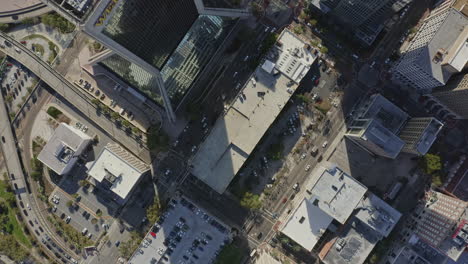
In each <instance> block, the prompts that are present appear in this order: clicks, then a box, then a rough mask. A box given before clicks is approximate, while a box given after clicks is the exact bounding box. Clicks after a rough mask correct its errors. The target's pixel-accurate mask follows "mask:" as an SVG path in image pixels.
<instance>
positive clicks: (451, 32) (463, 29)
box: [393, 0, 468, 94]
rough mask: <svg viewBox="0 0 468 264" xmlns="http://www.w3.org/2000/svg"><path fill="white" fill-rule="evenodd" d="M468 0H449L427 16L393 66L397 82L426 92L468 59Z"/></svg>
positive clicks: (446, 79) (453, 72)
mask: <svg viewBox="0 0 468 264" xmlns="http://www.w3.org/2000/svg"><path fill="white" fill-rule="evenodd" d="M467 41H468V0H446V1H444V2H442V3H441V4H440V5H439V6H438V7H437V8H436V9H434V10H433V11H432V12H431V14H430V15H429V16H428V17H427V18H426V19H425V21H424V23H423V25H422V26H421V28H420V29H419V31H418V32H417V34H416V36H415V37H414V38H413V40H412V41H411V43H410V45H409V46H408V48H407V49H406V50H405V51H404V52H403V56H402V57H401V59H400V60H399V61H398V63H397V64H396V65H395V66H394V68H393V78H394V79H395V81H397V82H400V83H402V84H404V85H407V86H409V87H412V88H414V89H415V90H416V91H417V92H418V93H420V94H425V93H429V92H431V90H432V89H433V88H435V87H438V86H443V85H445V84H446V83H447V81H448V80H449V79H450V77H451V76H452V75H453V74H455V73H458V72H461V71H462V70H463V69H464V68H465V67H466V64H467V62H468V44H467Z"/></svg>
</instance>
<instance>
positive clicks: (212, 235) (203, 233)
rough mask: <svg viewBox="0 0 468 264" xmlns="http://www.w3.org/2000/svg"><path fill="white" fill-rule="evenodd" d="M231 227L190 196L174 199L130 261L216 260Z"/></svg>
mask: <svg viewBox="0 0 468 264" xmlns="http://www.w3.org/2000/svg"><path fill="white" fill-rule="evenodd" d="M229 242H230V229H229V228H228V227H227V226H225V225H224V224H221V223H220V221H218V220H217V219H215V218H214V217H212V216H210V215H208V214H207V213H206V212H204V211H203V210H202V209H200V208H198V207H197V206H196V205H195V204H193V203H192V202H191V201H188V200H187V199H186V198H180V199H177V200H171V202H170V203H169V206H168V208H167V211H166V213H164V215H163V216H161V218H160V219H159V220H158V222H157V223H155V224H154V225H153V227H152V228H151V230H150V232H149V233H148V234H147V235H146V236H145V238H144V239H143V240H142V243H141V245H140V247H139V248H138V249H137V251H136V252H135V253H134V255H133V256H132V258H131V259H130V260H129V262H128V263H133V264H138V263H158V261H160V262H159V263H178V264H188V263H203V264H205V263H213V262H214V260H215V259H216V256H217V255H218V254H219V252H220V251H221V249H222V247H223V246H224V245H225V244H227V243H229Z"/></svg>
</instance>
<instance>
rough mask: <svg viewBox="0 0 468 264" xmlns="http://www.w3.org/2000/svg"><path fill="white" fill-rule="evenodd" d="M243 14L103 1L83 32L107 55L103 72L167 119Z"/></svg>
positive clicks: (187, 2)
mask: <svg viewBox="0 0 468 264" xmlns="http://www.w3.org/2000/svg"><path fill="white" fill-rule="evenodd" d="M246 15H248V12H247V10H245V9H226V8H205V7H204V5H203V2H202V1H201V0H180V1H173V0H160V1H151V0H145V1H136V0H127V1H123V0H103V1H100V2H99V3H98V5H97V6H96V8H95V9H94V10H93V12H92V14H91V15H90V16H89V18H88V20H87V21H86V24H85V27H84V30H85V31H86V32H87V33H88V34H89V35H91V36H92V37H93V38H95V39H96V40H98V41H99V42H101V43H102V44H104V45H105V46H106V47H107V48H109V49H110V50H111V51H112V54H107V55H106V56H102V57H101V58H100V60H98V61H100V62H101V64H102V65H104V66H105V67H106V68H108V69H109V70H111V71H112V72H114V73H115V74H117V75H118V76H120V77H121V78H122V79H124V80H125V81H127V82H128V83H129V84H131V85H134V86H136V88H137V89H139V90H140V91H142V92H143V93H145V94H146V95H148V96H149V97H150V98H152V99H153V100H155V101H156V102H163V106H164V107H165V109H166V111H167V113H168V116H169V118H170V119H171V120H174V119H175V114H174V109H177V107H178V106H179V105H180V103H181V101H182V99H183V98H184V96H186V94H187V92H188V91H189V89H190V88H191V87H192V85H193V84H194V82H195V80H196V79H197V77H198V76H199V74H200V73H201V72H202V71H203V70H204V69H205V67H206V66H207V65H208V63H209V61H210V59H211V58H212V57H213V56H214V55H215V53H216V52H217V50H218V48H219V47H220V45H221V43H222V42H223V41H224V39H225V37H226V36H227V35H228V33H229V32H230V30H231V29H232V26H233V24H234V21H235V20H234V19H233V18H232V17H238V16H246Z"/></svg>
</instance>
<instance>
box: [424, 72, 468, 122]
mask: <svg viewBox="0 0 468 264" xmlns="http://www.w3.org/2000/svg"><path fill="white" fill-rule="evenodd" d="M429 98H430V100H427V101H426V102H425V103H426V104H430V105H428V106H430V107H431V108H430V109H431V110H432V109H433V110H434V111H436V112H435V114H439V115H442V116H450V117H452V118H454V119H468V74H461V75H458V76H456V77H453V78H452V79H451V80H450V81H449V82H448V83H447V85H445V86H441V87H437V88H435V89H434V90H433V91H432V94H431V95H430V96H429V97H428V98H426V99H429ZM450 114H451V115H450Z"/></svg>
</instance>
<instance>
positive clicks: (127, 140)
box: [0, 33, 151, 163]
mask: <svg viewBox="0 0 468 264" xmlns="http://www.w3.org/2000/svg"><path fill="white" fill-rule="evenodd" d="M5 41H6V42H5ZM0 43H1V44H2V45H1V46H0V47H1V48H0V50H1V51H3V52H4V53H6V54H7V55H8V56H10V57H12V58H13V59H15V60H17V61H18V62H20V63H21V64H23V65H24V66H25V67H27V68H28V69H29V70H31V71H32V72H33V73H34V74H35V75H36V76H38V77H39V78H40V79H41V80H43V81H44V82H45V83H47V85H49V86H50V87H51V88H52V89H54V90H55V91H56V92H57V93H58V94H60V95H61V96H62V97H63V98H65V100H67V101H69V102H73V105H74V106H75V107H76V108H77V110H78V111H80V112H81V113H83V114H84V115H85V116H86V117H87V118H88V119H89V120H90V122H91V123H93V124H94V126H95V127H100V128H101V130H102V131H103V132H104V133H107V134H108V135H109V137H111V138H112V139H113V140H115V141H116V142H118V143H120V144H121V145H122V146H124V147H126V148H127V149H128V150H129V151H131V152H132V153H134V154H135V155H137V156H138V157H140V158H141V159H142V160H143V161H145V162H147V163H149V162H150V160H151V159H150V155H149V151H148V149H147V148H146V146H145V145H144V143H142V142H140V140H139V139H137V138H136V137H134V136H133V135H131V134H127V133H126V132H125V131H124V130H122V129H119V128H118V127H117V125H116V124H115V123H114V122H113V121H111V120H110V119H107V118H105V117H104V116H103V115H101V114H100V112H99V111H97V110H96V107H95V105H94V104H93V103H92V102H91V100H92V98H90V97H89V96H88V95H85V94H84V93H81V92H80V91H78V88H77V87H75V86H74V84H72V83H70V82H69V81H68V80H66V79H65V78H64V77H63V76H62V75H61V74H60V73H58V72H56V71H55V70H54V69H52V67H51V66H50V65H49V64H47V63H46V62H44V61H43V60H41V59H40V58H39V57H37V56H36V55H35V54H34V53H33V52H32V51H30V50H29V49H27V48H26V47H25V46H23V45H21V44H20V43H19V42H17V41H16V40H14V39H13V38H11V37H10V36H8V35H6V34H5V33H0ZM4 44H5V45H4Z"/></svg>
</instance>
